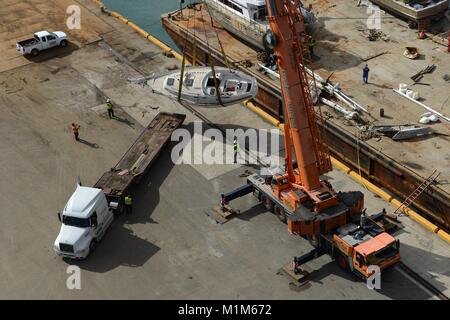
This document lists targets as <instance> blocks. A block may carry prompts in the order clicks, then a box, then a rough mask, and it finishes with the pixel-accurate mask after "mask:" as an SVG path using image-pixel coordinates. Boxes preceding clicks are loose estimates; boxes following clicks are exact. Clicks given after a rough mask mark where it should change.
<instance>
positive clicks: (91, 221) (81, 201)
mask: <svg viewBox="0 0 450 320" xmlns="http://www.w3.org/2000/svg"><path fill="white" fill-rule="evenodd" d="M185 118H186V116H185V115H184V114H176V113H175V114H174V113H165V112H161V113H159V114H157V115H156V117H155V118H154V119H153V120H152V122H150V124H149V125H148V126H147V128H145V129H144V130H143V131H142V133H141V134H140V135H139V137H138V138H137V139H136V141H135V142H134V143H133V145H132V146H131V147H130V148H129V149H128V151H127V152H125V154H124V155H123V157H122V158H121V159H120V160H119V162H118V163H117V164H116V165H115V166H114V167H113V168H111V169H110V170H109V171H108V172H105V173H104V174H103V175H102V177H101V178H100V180H98V181H97V183H96V184H95V185H94V186H93V187H84V186H81V185H80V184H78V186H77V189H76V190H75V192H74V193H73V194H72V196H71V197H70V199H69V200H68V202H67V204H66V206H65V207H64V210H63V212H62V214H61V213H58V218H59V221H60V222H61V223H62V224H61V229H60V232H59V234H58V236H57V238H56V240H55V242H54V245H53V248H54V251H55V253H56V254H57V255H59V256H62V257H65V258H69V259H85V258H86V257H87V256H88V255H89V254H90V253H92V252H93V251H94V250H95V247H96V245H97V243H98V242H99V241H100V240H101V239H102V238H103V236H104V235H105V233H106V231H107V230H108V228H109V226H110V225H111V224H112V222H113V220H114V216H115V215H116V214H119V213H122V212H123V209H124V208H125V203H124V202H125V197H126V196H127V195H128V193H129V189H130V187H131V185H132V184H133V183H136V182H138V181H139V179H140V178H141V177H142V176H143V175H144V174H145V173H146V172H147V171H148V170H149V168H150V167H151V165H152V164H153V162H154V161H155V160H156V158H157V156H158V155H159V154H160V152H161V151H162V149H163V148H164V146H165V145H166V144H167V143H168V142H169V140H170V137H171V135H172V133H173V132H174V131H175V130H176V129H177V128H179V127H180V126H181V125H182V123H183V121H184V119H185ZM128 208H130V209H131V206H130V205H129V206H128ZM128 212H129V213H131V210H129V211H128Z"/></svg>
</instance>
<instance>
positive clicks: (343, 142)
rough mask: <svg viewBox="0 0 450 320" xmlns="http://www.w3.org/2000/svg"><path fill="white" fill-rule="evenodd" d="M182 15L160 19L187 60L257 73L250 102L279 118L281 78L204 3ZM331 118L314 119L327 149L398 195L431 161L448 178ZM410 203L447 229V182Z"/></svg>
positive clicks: (423, 175)
mask: <svg viewBox="0 0 450 320" xmlns="http://www.w3.org/2000/svg"><path fill="white" fill-rule="evenodd" d="M182 15H183V17H181V13H180V11H179V10H177V11H174V12H171V13H167V14H164V15H162V16H161V22H162V25H163V27H164V29H165V30H166V32H167V33H168V35H169V36H170V37H171V38H172V39H173V41H174V42H175V43H176V44H177V46H178V47H179V48H180V49H181V50H183V49H184V52H185V55H186V57H187V59H189V60H191V61H192V58H193V52H194V51H195V52H196V61H197V63H200V64H204V65H209V64H211V62H213V63H214V64H216V65H226V64H227V63H229V64H232V65H233V66H234V67H235V68H237V69H239V70H241V71H243V72H245V73H247V74H248V75H250V76H252V77H254V78H256V79H257V81H258V87H259V91H258V94H257V96H256V97H255V99H254V101H255V102H256V103H257V104H258V105H259V106H260V107H261V108H262V109H263V110H265V111H266V112H268V113H270V114H271V115H272V116H274V117H277V118H278V119H280V121H283V119H284V115H283V106H282V97H281V90H280V83H279V81H278V80H277V79H274V78H273V77H269V76H267V75H265V74H264V73H261V71H260V66H259V61H258V52H257V51H256V50H254V49H253V48H251V47H249V46H248V45H247V44H245V43H243V42H242V41H239V40H238V39H236V38H235V37H233V36H232V35H231V34H230V33H228V32H227V31H226V30H224V29H223V28H220V27H218V26H217V23H214V22H213V20H212V19H211V17H210V16H209V14H208V12H207V10H206V8H205V5H204V4H201V3H198V4H194V5H191V6H189V7H188V8H185V9H183V13H182ZM218 39H220V42H219V40H218ZM194 44H195V45H194ZM221 44H222V45H223V47H224V48H226V50H225V51H226V57H224V55H223V52H222V50H221ZM194 47H195V48H196V49H195V50H194ZM319 74H320V72H319ZM324 78H327V76H324ZM335 120H336V119H333V120H325V121H324V122H323V123H322V122H319V126H320V128H321V131H322V134H323V138H324V140H325V142H326V143H327V145H328V146H329V149H330V152H331V154H332V155H333V156H335V157H336V158H337V159H339V160H340V161H342V162H344V163H346V164H347V165H348V166H349V167H350V168H352V169H353V170H355V171H356V172H360V173H361V174H362V175H363V176H364V177H366V178H367V179H368V180H369V181H372V182H373V183H376V184H378V185H381V186H382V187H383V188H385V189H386V190H387V191H389V192H391V193H392V194H394V195H395V196H397V197H399V198H400V199H406V198H408V196H409V195H411V194H412V193H413V192H414V191H415V190H416V189H417V188H418V187H419V186H420V185H421V184H422V183H423V182H424V181H426V179H427V177H428V176H429V173H431V172H432V171H433V170H434V169H435V168H436V167H433V168H431V166H433V165H435V166H436V165H439V166H441V167H438V168H437V169H438V170H440V171H441V172H442V175H441V177H443V178H447V177H448V178H450V172H449V171H448V161H447V162H446V163H447V165H445V163H444V164H438V163H434V164H433V163H424V164H423V166H421V168H420V169H421V170H418V167H415V166H413V165H410V166H408V165H406V164H405V163H404V162H403V163H402V162H401V161H399V160H401V159H398V157H397V156H395V155H394V154H392V153H388V152H387V151H384V149H389V148H385V147H384V146H383V147H381V148H380V147H378V145H377V144H375V143H372V142H371V141H362V140H361V139H359V138H358V134H356V133H355V132H352V130H349V129H348V128H347V127H346V126H345V124H343V123H342V122H341V121H335ZM382 144H384V145H386V144H390V148H391V149H394V150H395V149H397V150H398V148H399V147H398V146H396V145H392V142H391V141H388V140H383V141H382ZM427 166H430V167H427ZM449 180H450V179H449ZM414 206H415V207H416V208H417V209H419V210H420V212H421V213H422V214H423V215H424V216H426V217H427V218H428V219H430V220H432V221H433V222H435V223H436V224H438V225H439V226H441V227H442V228H444V229H446V230H450V186H449V185H447V184H434V185H431V186H430V187H429V188H428V189H427V190H426V191H425V192H423V193H422V194H421V195H420V196H419V197H418V198H417V199H416V200H415V201H414Z"/></svg>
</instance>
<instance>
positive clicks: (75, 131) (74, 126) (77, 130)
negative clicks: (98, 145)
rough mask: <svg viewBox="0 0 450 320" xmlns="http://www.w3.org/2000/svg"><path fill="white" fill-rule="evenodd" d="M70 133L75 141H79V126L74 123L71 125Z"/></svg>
mask: <svg viewBox="0 0 450 320" xmlns="http://www.w3.org/2000/svg"><path fill="white" fill-rule="evenodd" d="M72 132H73V135H74V136H75V140H77V141H80V138H78V135H79V133H80V125H79V124H76V123H72Z"/></svg>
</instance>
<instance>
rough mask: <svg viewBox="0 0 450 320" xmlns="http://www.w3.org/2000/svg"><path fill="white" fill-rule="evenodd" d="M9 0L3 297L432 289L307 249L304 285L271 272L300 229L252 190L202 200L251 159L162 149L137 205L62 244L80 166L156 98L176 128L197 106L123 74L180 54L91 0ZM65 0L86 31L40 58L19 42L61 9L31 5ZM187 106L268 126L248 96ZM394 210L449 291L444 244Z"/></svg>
mask: <svg viewBox="0 0 450 320" xmlns="http://www.w3.org/2000/svg"><path fill="white" fill-rule="evenodd" d="M6 2H7V3H8V4H9V5H8V6H4V7H3V8H2V9H1V10H2V11H1V15H2V16H8V19H9V20H8V24H4V23H3V22H2V24H1V25H0V26H1V29H0V30H1V32H0V37H1V40H2V41H1V42H0V43H1V44H0V47H1V49H2V51H3V50H4V51H5V52H7V54H5V55H2V57H0V70H1V72H0V110H1V111H0V133H1V137H2V139H0V150H1V155H2V156H1V157H0V159H1V160H0V161H1V166H0V173H1V176H2V179H1V180H0V188H1V190H2V192H1V193H0V200H1V202H2V208H1V210H0V211H1V214H0V230H1V231H0V242H1V243H2V246H1V255H0V272H1V274H2V277H0V298H2V299H5V298H12V299H19V298H25V299H56V298H61V299H211V298H215V299H434V297H433V296H432V294H431V293H430V292H428V291H427V290H425V289H424V288H423V287H422V286H420V285H419V284H418V283H417V282H416V281H415V280H413V279H411V278H410V277H409V276H408V275H406V274H405V273H404V272H402V271H401V270H400V269H398V268H393V269H390V270H387V271H386V272H383V274H382V288H381V289H380V290H369V289H368V288H367V287H366V284H365V283H364V282H362V281H361V280H358V279H356V278H355V277H354V276H353V275H351V274H348V273H346V272H344V271H342V270H341V269H339V267H338V265H337V264H336V263H335V262H333V261H332V260H331V259H329V258H328V257H321V258H320V259H318V260H316V261H314V262H313V263H311V267H312V268H317V269H319V271H318V272H317V273H315V274H314V276H313V277H312V278H311V279H310V283H309V284H308V286H307V287H306V288H305V289H304V290H301V291H294V290H291V289H290V287H289V281H288V280H287V279H286V278H285V277H284V276H282V275H279V274H277V273H278V271H279V269H280V268H281V267H282V266H283V265H284V264H286V263H287V262H290V261H291V260H292V259H293V257H294V256H297V255H300V254H303V253H306V252H308V251H310V250H311V249H312V247H311V246H310V244H309V243H308V242H307V241H305V240H303V239H301V238H298V237H295V236H292V235H289V233H288V232H287V227H286V225H284V224H282V223H281V222H279V221H278V219H277V218H276V216H275V215H272V214H270V213H269V212H265V209H264V208H263V207H262V206H260V205H257V202H256V199H254V198H253V197H252V196H247V197H244V198H242V199H239V200H237V201H236V202H235V203H233V206H234V207H236V208H239V209H240V210H241V211H242V212H243V213H242V214H240V215H239V216H238V217H236V218H235V219H232V220H230V221H229V222H228V223H226V224H223V225H220V224H217V223H216V222H215V221H214V220H212V219H211V218H210V217H208V216H207V215H206V214H205V212H206V211H208V210H210V209H211V207H212V206H213V205H215V204H217V203H218V201H219V197H220V194H221V193H223V192H227V191H230V190H232V189H234V188H235V187H237V186H240V185H241V184H243V183H245V178H242V177H240V175H242V174H243V173H245V171H246V170H250V171H255V170H256V169H255V168H254V166H245V165H205V164H196V165H190V164H181V165H174V164H173V162H172V160H171V154H170V149H167V150H166V151H165V152H163V153H162V154H161V156H160V157H159V159H158V160H157V161H156V162H155V164H154V166H153V167H152V168H151V170H150V171H149V173H148V174H147V175H146V176H145V177H144V178H143V179H142V181H141V183H140V184H139V185H136V186H135V188H134V190H133V194H134V199H135V202H134V212H133V214H132V215H131V216H119V217H118V218H117V219H116V221H115V222H114V223H113V225H112V227H111V229H110V231H109V232H108V233H107V234H106V236H105V237H104V239H103V240H102V241H101V243H100V244H99V245H98V247H97V250H96V252H95V253H94V254H93V255H92V256H90V257H89V258H88V259H87V260H85V261H80V262H72V261H65V260H62V259H61V258H59V257H57V256H56V255H55V254H54V252H53V248H52V246H53V242H54V240H55V238H56V236H57V233H58V231H59V227H60V223H59V221H58V219H57V216H56V213H57V212H58V211H61V210H62V209H63V207H64V205H65V203H66V201H67V199H68V197H69V196H70V195H71V193H72V192H73V190H74V189H75V185H76V181H77V178H78V177H80V178H81V181H82V183H83V184H84V185H92V184H94V183H95V182H96V181H97V179H98V178H99V177H100V176H101V174H102V173H103V172H104V171H105V170H108V168H110V167H112V166H113V165H114V164H115V163H116V162H117V161H118V160H119V158H120V157H121V155H122V154H123V153H124V152H125V151H126V150H127V149H128V147H129V146H130V145H131V144H132V142H133V141H134V139H135V138H136V137H137V136H138V135H139V133H140V132H141V130H142V128H143V127H144V126H146V125H147V124H148V123H150V121H151V120H152V119H153V117H154V116H155V115H156V114H157V113H158V112H160V111H168V112H178V113H186V114H187V119H186V121H185V123H184V128H186V129H188V130H190V131H191V132H192V130H193V127H194V125H193V124H194V122H195V121H199V120H200V119H199V118H198V117H197V116H196V115H195V114H193V113H192V112H191V111H190V110H188V109H186V108H185V107H183V106H182V105H180V104H178V103H176V102H174V101H172V100H169V99H167V98H164V97H161V96H156V95H153V94H151V93H150V92H149V90H148V88H145V87H141V86H139V85H134V84H130V83H128V82H127V79H128V78H129V77H137V76H139V75H146V74H150V73H151V72H158V71H164V70H166V69H167V68H172V67H173V66H174V65H178V62H177V61H176V60H175V59H173V58H168V57H165V56H163V54H162V52H161V51H160V50H159V49H158V48H157V47H156V46H154V45H152V44H151V43H150V42H148V41H146V40H145V39H144V38H142V37H141V36H140V35H138V34H137V33H136V32H134V31H133V30H131V29H130V28H129V27H128V26H126V25H123V24H121V23H120V22H119V21H117V20H116V19H114V18H112V17H108V16H106V15H103V14H102V13H101V12H100V9H99V8H98V7H97V6H96V5H95V4H93V3H92V2H91V1H89V0H86V1H81V0H80V1H69V0H67V1H38V0H27V1H23V2H20V3H17V2H15V1H12V0H6ZM70 4H75V5H78V6H80V7H81V9H82V12H84V13H85V14H86V16H88V17H89V18H88V19H87V20H86V21H85V22H84V23H85V24H84V26H83V27H82V31H77V32H75V33H74V34H72V33H71V31H69V32H68V34H69V37H72V36H73V37H74V38H75V39H76V42H75V44H74V45H76V46H77V47H76V48H74V47H72V48H71V47H69V48H66V49H67V50H59V49H57V50H56V51H52V52H48V53H46V54H44V55H42V56H40V57H38V58H36V59H37V60H33V59H31V60H30V59H27V58H24V57H21V56H20V55H19V54H18V53H15V52H14V50H15V49H14V48H11V46H13V43H14V42H15V41H17V39H19V38H23V37H27V36H28V35H29V34H31V33H32V32H34V31H36V30H37V29H53V30H58V29H64V30H65V21H64V19H62V18H58V19H56V18H55V19H51V18H49V19H48V20H47V19H44V20H41V19H40V18H38V16H39V15H44V16H45V14H44V13H45V12H46V10H50V12H55V17H56V16H58V17H59V14H62V15H64V13H65V10H66V7H67V6H68V5H70ZM24 10H25V11H24ZM27 10H28V11H29V10H32V11H33V14H36V17H35V18H34V19H35V20H33V21H34V25H33V28H32V29H30V27H29V26H28V25H27V24H22V23H20V21H23V19H24V18H25V17H28V15H27V14H26V12H28V11H27ZM24 12H25V13H24ZM47 16H48V17H51V15H47ZM30 19H31V18H30ZM40 21H42V23H41V22H40ZM8 25H14V26H15V27H14V38H10V39H8V35H9V34H10V31H9V29H8V28H10V27H8ZM86 30H88V31H86ZM105 97H109V98H111V99H112V101H113V102H114V105H115V113H116V114H117V115H118V118H117V119H113V120H110V119H109V118H108V116H107V111H106V106H105V104H104V103H105ZM194 108H195V110H196V111H197V112H200V113H201V114H203V115H204V116H206V117H207V118H208V119H209V120H211V122H213V123H215V124H216V125H217V126H220V127H221V128H224V129H225V128H243V129H246V128H249V127H250V128H257V129H273V127H272V126H271V125H270V124H268V123H266V122H264V121H263V120H262V119H261V118H259V117H258V116H257V115H255V114H253V113H252V112H250V111H249V110H248V109H246V108H245V107H243V106H242V105H233V106H231V107H228V108H211V109H205V108H196V107H194ZM72 122H76V123H78V124H80V125H81V129H80V138H81V139H82V142H81V143H80V142H76V141H75V140H74V138H73V135H72V133H71V132H70V129H69V126H70V123H72ZM228 143H231V142H228ZM329 179H330V182H331V183H332V184H333V186H334V188H335V189H336V190H342V191H344V190H361V191H362V192H364V193H365V195H366V206H367V207H368V208H369V210H368V211H369V212H371V213H375V212H378V211H380V210H381V209H382V208H386V209H387V210H388V211H393V208H392V207H390V206H389V205H388V204H386V203H385V202H384V201H382V200H381V199H379V198H378V197H376V196H374V195H373V194H371V193H370V192H369V191H368V190H366V189H365V188H364V187H362V186H360V185H359V184H356V183H355V182H354V181H353V180H351V179H350V178H349V177H347V176H346V175H345V174H343V173H342V172H340V171H337V170H335V171H334V172H332V173H331V174H329ZM401 220H402V222H403V223H404V225H405V228H404V229H403V230H401V231H400V232H399V233H398V234H397V237H398V238H399V239H400V241H401V254H402V259H403V262H404V263H405V264H406V265H408V266H409V267H410V268H412V269H414V270H415V271H416V272H418V273H419V274H420V275H421V276H422V277H424V278H425V279H427V280H428V281H429V282H430V283H432V284H433V285H434V286H435V287H436V288H438V289H439V290H441V291H442V292H444V293H445V294H446V295H447V296H449V295H450V289H449V287H450V264H449V261H450V249H449V246H448V244H447V243H445V242H444V241H443V240H441V239H440V238H438V237H437V236H436V235H435V234H432V233H430V232H429V231H427V230H425V229H424V228H422V227H421V226H420V225H418V224H416V223H415V222H414V221H412V220H410V219H409V218H407V217H402V218H401ZM71 264H75V265H78V266H79V267H80V268H81V270H82V272H81V279H82V280H81V290H68V289H67V287H66V280H67V277H68V274H67V273H66V270H67V267H68V266H69V265H71Z"/></svg>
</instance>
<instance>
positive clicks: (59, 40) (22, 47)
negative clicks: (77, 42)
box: [16, 31, 69, 56]
mask: <svg viewBox="0 0 450 320" xmlns="http://www.w3.org/2000/svg"><path fill="white" fill-rule="evenodd" d="M68 43H69V41H68V40H67V35H66V34H65V33H64V32H62V31H55V32H48V31H39V32H36V33H35V34H34V37H33V38H30V39H27V40H23V41H20V42H17V43H16V49H17V51H19V52H20V53H21V54H23V55H26V54H31V55H33V56H37V55H38V54H39V52H41V51H43V50H47V49H50V48H53V47H58V46H59V47H66V46H67V44H68Z"/></svg>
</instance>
